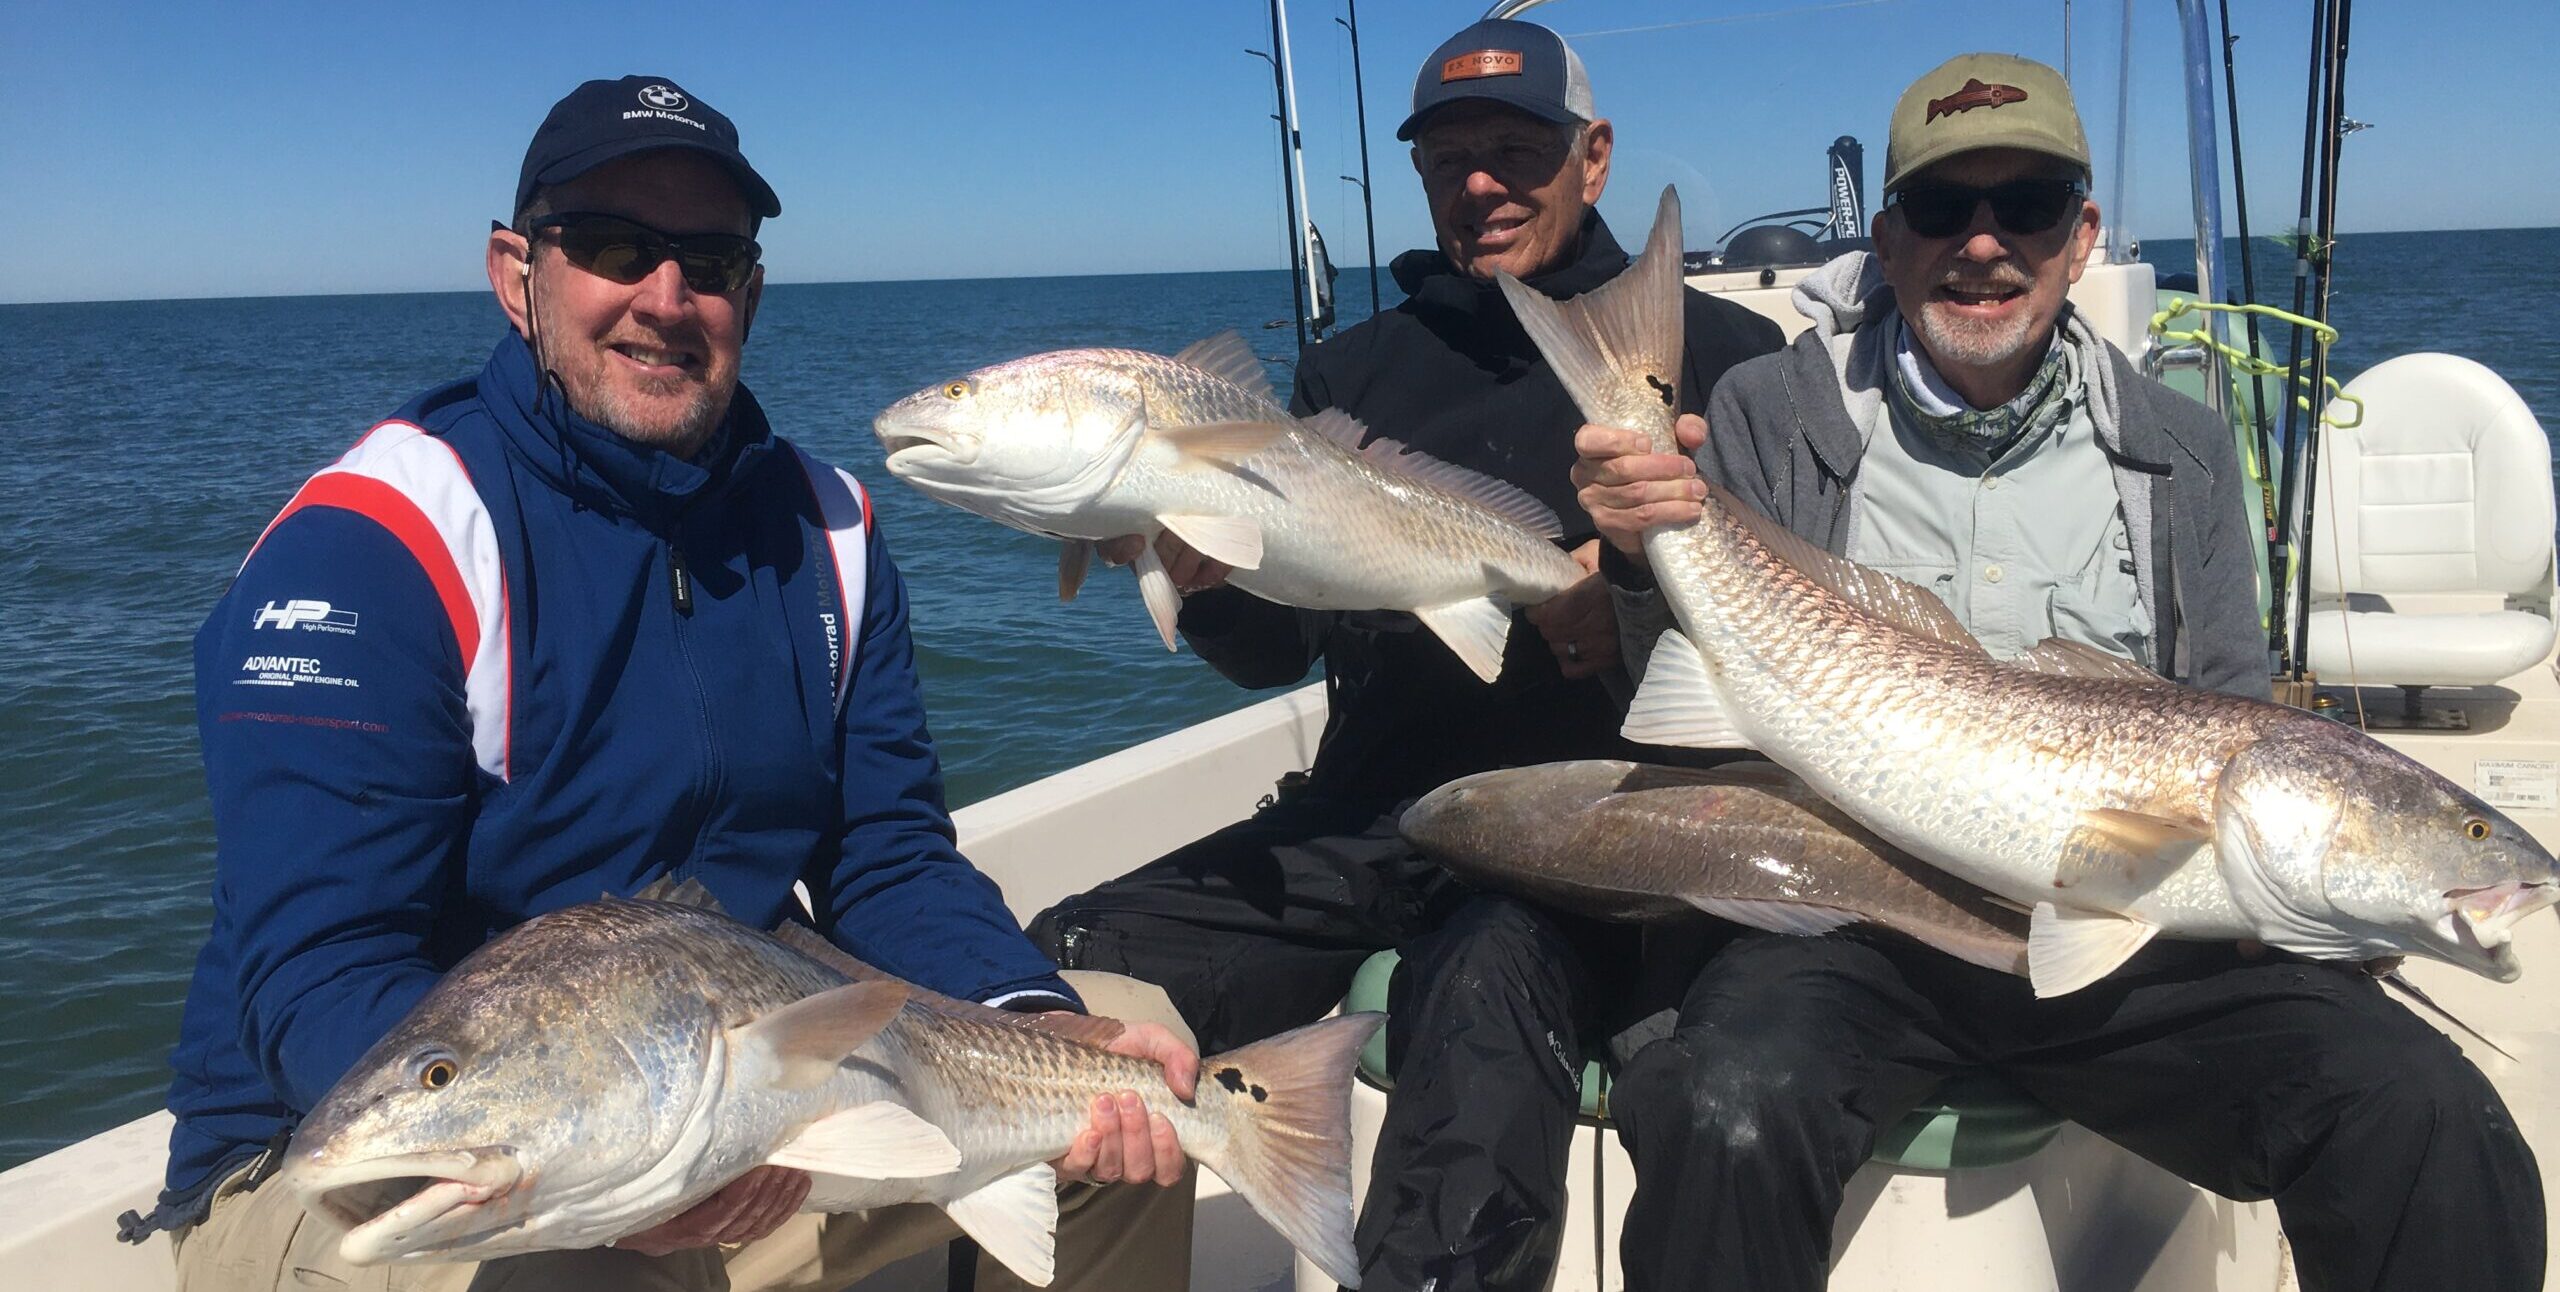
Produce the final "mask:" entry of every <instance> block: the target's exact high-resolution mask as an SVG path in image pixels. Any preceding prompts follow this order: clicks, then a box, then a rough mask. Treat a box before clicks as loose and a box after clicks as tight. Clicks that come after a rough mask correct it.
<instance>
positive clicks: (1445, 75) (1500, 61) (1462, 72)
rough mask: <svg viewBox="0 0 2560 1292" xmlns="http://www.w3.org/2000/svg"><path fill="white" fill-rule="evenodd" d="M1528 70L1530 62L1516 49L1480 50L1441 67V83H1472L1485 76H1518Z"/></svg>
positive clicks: (1463, 55)
mask: <svg viewBox="0 0 2560 1292" xmlns="http://www.w3.org/2000/svg"><path fill="white" fill-rule="evenodd" d="M1527 70H1528V60H1527V59H1526V58H1523V57H1522V56H1521V54H1520V51H1519V50H1516V49H1479V50H1475V51H1473V52H1470V53H1465V54H1460V55H1458V56H1457V57H1456V58H1453V59H1450V60H1448V61H1447V62H1444V63H1442V64H1441V65H1440V83H1441V84H1442V85H1447V84H1448V83H1449V82H1451V81H1472V80H1475V79H1476V78H1478V77H1484V76H1518V75H1520V74H1521V73H1523V72H1525V71H1527Z"/></svg>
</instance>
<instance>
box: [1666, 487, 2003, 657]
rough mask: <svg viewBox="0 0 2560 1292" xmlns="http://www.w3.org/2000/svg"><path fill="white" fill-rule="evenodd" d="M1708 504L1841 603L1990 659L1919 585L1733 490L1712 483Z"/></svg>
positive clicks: (1950, 612) (1934, 596)
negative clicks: (1851, 556)
mask: <svg viewBox="0 0 2560 1292" xmlns="http://www.w3.org/2000/svg"><path fill="white" fill-rule="evenodd" d="M1707 500H1708V501H1709V502H1710V503H1712V504H1714V506H1715V508H1716V510H1717V511H1719V512H1721V513H1722V514H1723V515H1724V516H1725V517H1726V518H1727V519H1729V520H1731V521H1732V522H1733V523H1734V524H1735V525H1737V526H1739V527H1740V528H1741V529H1742V530H1743V532H1745V533H1747V534H1749V535H1751V537H1752V538H1753V539H1755V540H1757V541H1758V542H1759V544H1760V545H1761V546H1762V547H1765V548H1768V549H1769V550H1770V552H1772V553H1774V554H1775V555H1776V556H1777V557H1778V559H1779V560H1782V561H1784V562H1786V563H1787V564H1788V565H1790V566H1793V567H1794V568H1795V569H1796V570H1797V572H1799V573H1801V574H1803V575H1804V577H1806V578H1807V579H1810V580H1812V581H1813V582H1814V583H1816V584H1818V585H1820V586H1821V587H1822V588H1824V589H1826V590H1828V591H1830V592H1831V593H1832V594H1833V595H1835V596H1838V597H1839V598H1840V599H1842V600H1844V601H1847V602H1848V603H1849V604H1851V605H1854V606H1856V607H1857V608H1858V609H1860V610H1863V611H1865V612H1866V613H1867V614H1869V615H1871V616H1873V617H1874V618H1876V619H1879V620H1882V621H1883V622H1885V623H1887V624H1890V625H1892V626H1893V627H1895V628H1899V629H1901V630H1902V631H1904V632H1906V633H1909V634H1911V635H1912V636H1914V637H1920V638H1924V639H1926V640H1929V641H1934V642H1943V643H1945V644H1946V645H1949V646H1955V647H1959V648H1961V649H1963V650H1965V651H1967V652H1970V653H1972V654H1975V655H1983V656H1985V658H1988V655H1987V654H1986V652H1984V650H1983V649H1982V643H1980V642H1977V641H1975V640H1974V639H1973V634H1972V633H1969V632H1966V631H1965V630H1964V624H1963V622H1962V621H1960V620H1958V619H1957V618H1956V612H1955V611H1953V610H1950V609H1948V608H1947V603H1946V602H1944V601H1940V600H1939V599H1938V596H1937V594H1936V593H1934V592H1931V591H1929V590H1928V589H1927V588H1924V587H1921V586H1920V585H1919V584H1916V583H1911V582H1907V581H1905V580H1902V579H1897V578H1895V577H1893V576H1892V575H1890V574H1886V573H1885V572H1883V571H1881V570H1871V569H1869V568H1867V567H1866V566H1863V565H1860V564H1858V563H1857V562H1855V561H1852V560H1848V559H1845V558H1843V557H1837V556H1833V555H1832V554H1831V553H1829V552H1826V551H1823V550H1822V549H1821V548H1819V547H1816V546H1814V545H1813V544H1811V543H1808V542H1806V541H1804V540H1803V539H1801V538H1798V537H1796V536H1795V535H1794V534H1792V533H1790V532H1788V530H1787V528H1786V527H1785V526H1783V525H1780V524H1779V523H1778V522H1776V521H1774V520H1771V519H1769V518H1768V517H1766V516H1763V515H1761V514H1760V513H1759V512H1757V511H1754V510H1752V508H1751V505H1750V504H1749V503H1746V502H1744V501H1742V500H1741V499H1740V498H1736V497H1734V496H1733V493H1732V491H1731V490H1728V489H1726V488H1725V487H1724V486H1723V485H1720V484H1717V483H1715V482H1714V481H1712V480H1710V481H1708V482H1707Z"/></svg>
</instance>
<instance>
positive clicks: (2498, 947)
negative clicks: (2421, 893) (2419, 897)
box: [2438, 880, 2560, 982]
mask: <svg viewBox="0 0 2560 1292" xmlns="http://www.w3.org/2000/svg"><path fill="white" fill-rule="evenodd" d="M2554 904H2560V885H2554V884H2553V883H2551V882H2550V881H2548V880H2509V881H2508V882H2506V883H2503V884H2485V885H2482V886H2480V887H2476V888H2455V889H2449V890H2447V891H2446V893H2445V895H2444V905H2445V913H2444V915H2443V916H2442V917H2440V919H2439V920H2438V925H2439V931H2440V932H2441V933H2442V934H2443V935H2444V937H2445V940H2446V941H2447V942H2449V943H2451V944H2452V945H2453V946H2454V947H2456V948H2457V949H2459V951H2460V952H2461V953H2462V955H2463V956H2464V958H2465V959H2466V960H2468V961H2471V962H2473V963H2475V964H2477V965H2481V966H2485V967H2483V968H2481V970H2480V971H2481V972H2482V973H2485V974H2487V975H2488V976H2489V977H2492V978H2495V979H2497V980H2498V981H2499V982H2514V981H2515V980H2516V979H2517V978H2519V977H2521V976H2523V974H2524V966H2523V964H2522V963H2521V962H2519V961H2518V960H2517V959H2516V948H2515V928H2516V925H2517V923H2518V922H2520V921H2522V920H2523V919H2525V918H2526V917H2527V916H2530V915H2532V914H2534V913H2535V912H2538V911H2540V910H2542V909H2543V908H2545V907H2548V906H2552V905H2554Z"/></svg>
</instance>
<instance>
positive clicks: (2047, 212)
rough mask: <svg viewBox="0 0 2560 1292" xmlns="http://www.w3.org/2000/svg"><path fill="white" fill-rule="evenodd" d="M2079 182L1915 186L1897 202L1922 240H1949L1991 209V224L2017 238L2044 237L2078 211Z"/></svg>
mask: <svg viewBox="0 0 2560 1292" xmlns="http://www.w3.org/2000/svg"><path fill="white" fill-rule="evenodd" d="M2080 197H2081V188H2080V181H2078V180H2071V179H2013V180H2010V181H2009V182H2008V183H2006V184H1999V185H1994V186H1993V187H1990V188H1972V187H1968V186H1966V185H1963V184H1914V185H1912V186H1911V187H1909V188H1906V189H1904V190H1902V191H1901V192H1900V193H1899V194H1896V195H1895V197H1894V202H1895V204H1896V205H1898V206H1900V207H1901V208H1902V222H1903V224H1905V225H1907V226H1909V228H1910V230H1911V231H1912V232H1913V233H1916V234H1919V235H1920V236H1921V237H1923V238H1951V237H1954V236H1955V235H1957V234H1959V233H1962V232H1964V231H1965V228H1966V226H1968V225H1971V224H1972V223H1973V212H1974V210H1975V208H1976V207H1978V206H1980V205H1981V204H1982V203H1984V202H1989V203H1990V204H1991V218H1992V219H1994V220H1997V221H1999V222H2000V227H2001V228H2003V229H2006V230H2008V231H2009V232H2011V233H2015V234H2033V233H2042V232H2044V231H2045V230H2047V229H2050V228H2052V227H2053V226H2055V225H2057V224H2060V223H2062V217H2063V216H2064V215H2065V214H2067V213H2069V212H2070V211H2073V210H2075V209H2076V208H2077V204H2078V202H2079V200H2080Z"/></svg>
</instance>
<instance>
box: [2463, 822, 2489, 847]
mask: <svg viewBox="0 0 2560 1292" xmlns="http://www.w3.org/2000/svg"><path fill="white" fill-rule="evenodd" d="M2462 833H2463V834H2464V835H2465V836H2467V837H2468V838H2469V839H2470V840H2471V841H2472V842H2473V843H2478V842H2480V841H2481V840H2483V839H2486V838H2488V837H2489V823H2488V822H2486V821H2483V820H2481V819H2480V818H2478V817H2476V816H2475V817H2466V818H2464V820H2463V822H2462Z"/></svg>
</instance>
